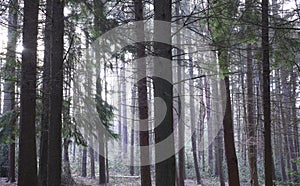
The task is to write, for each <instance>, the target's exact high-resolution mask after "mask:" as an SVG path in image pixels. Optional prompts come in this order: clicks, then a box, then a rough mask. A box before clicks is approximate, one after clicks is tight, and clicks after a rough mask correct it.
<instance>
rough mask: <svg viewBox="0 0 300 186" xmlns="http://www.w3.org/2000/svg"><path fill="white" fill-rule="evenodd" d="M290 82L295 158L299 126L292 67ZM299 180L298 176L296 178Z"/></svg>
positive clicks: (294, 77)
mask: <svg viewBox="0 0 300 186" xmlns="http://www.w3.org/2000/svg"><path fill="white" fill-rule="evenodd" d="M290 73H291V82H292V93H291V108H292V124H293V126H294V127H293V132H294V145H295V150H294V155H295V158H298V157H299V131H298V129H299V126H298V123H297V108H296V107H297V105H296V104H297V98H296V97H297V96H296V92H297V81H296V73H295V72H294V69H293V68H292V69H291V72H290ZM297 179H298V180H299V177H298V178H297Z"/></svg>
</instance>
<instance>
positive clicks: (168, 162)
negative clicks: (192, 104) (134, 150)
mask: <svg viewBox="0 0 300 186" xmlns="http://www.w3.org/2000/svg"><path fill="white" fill-rule="evenodd" d="M171 7H172V2H171V1H170V0H154V20H159V21H166V25H165V27H164V29H163V30H162V29H161V28H159V23H157V22H155V23H154V38H155V40H156V41H160V42H155V43H154V54H155V55H156V56H158V57H160V58H164V59H165V60H162V59H160V60H158V59H156V60H155V61H154V77H153V87H154V97H159V98H161V99H162V100H164V102H165V104H166V107H167V110H166V114H165V117H164V119H163V121H162V122H161V123H158V121H157V119H158V118H159V116H160V115H161V113H160V108H159V104H158V102H157V101H154V110H155V111H154V117H155V129H154V133H155V143H156V144H158V143H159V142H161V141H163V140H165V139H166V138H169V139H170V141H169V142H168V147H167V148H168V149H167V150H168V151H169V153H170V154H171V156H170V157H169V158H167V159H165V160H163V161H161V162H157V161H159V160H160V158H161V156H162V155H163V154H164V151H165V150H166V149H161V148H159V147H158V146H157V147H156V149H155V161H156V164H155V172H156V185H157V186H165V185H168V186H174V185H175V147H174V134H173V85H172V83H170V82H168V81H172V64H171V60H172V50H171V49H172V47H171V45H170V44H171V25H170V24H171ZM160 26H161V25H160ZM160 76H162V77H164V78H166V79H167V80H168V81H167V80H163V79H161V78H159V77H160ZM166 178H167V179H166Z"/></svg>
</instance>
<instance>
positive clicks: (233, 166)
mask: <svg viewBox="0 0 300 186" xmlns="http://www.w3.org/2000/svg"><path fill="white" fill-rule="evenodd" d="M225 86H226V93H227V98H226V99H227V101H226V108H225V116H224V119H223V130H224V142H225V155H226V161H227V169H228V182H229V185H234V186H239V185H240V180H239V170H238V160H237V157H236V151H235V145H234V133H233V120H232V111H231V102H230V86H229V77H225Z"/></svg>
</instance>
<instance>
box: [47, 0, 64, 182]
mask: <svg viewBox="0 0 300 186" xmlns="http://www.w3.org/2000/svg"><path fill="white" fill-rule="evenodd" d="M51 11H52V29H51V37H50V38H51V39H50V41H51V46H50V48H51V54H50V90H49V93H50V94H49V96H50V97H49V114H50V115H49V141H48V169H47V171H48V177H47V181H48V186H58V185H61V174H62V169H61V167H62V136H61V135H62V132H61V131H62V102H63V53H64V38H63V36H64V14H63V11H64V0H53V2H52V10H51Z"/></svg>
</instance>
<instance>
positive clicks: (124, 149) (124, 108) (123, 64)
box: [121, 57, 128, 159]
mask: <svg viewBox="0 0 300 186" xmlns="http://www.w3.org/2000/svg"><path fill="white" fill-rule="evenodd" d="M121 59H122V57H121ZM125 66H126V64H125V60H124V59H122V66H121V79H122V83H121V84H122V85H121V89H122V91H121V95H122V103H121V104H122V113H123V115H122V117H123V120H122V126H123V128H122V130H123V131H122V143H123V151H122V152H123V158H124V159H126V157H127V141H128V139H127V138H128V135H127V108H126V71H125Z"/></svg>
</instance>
